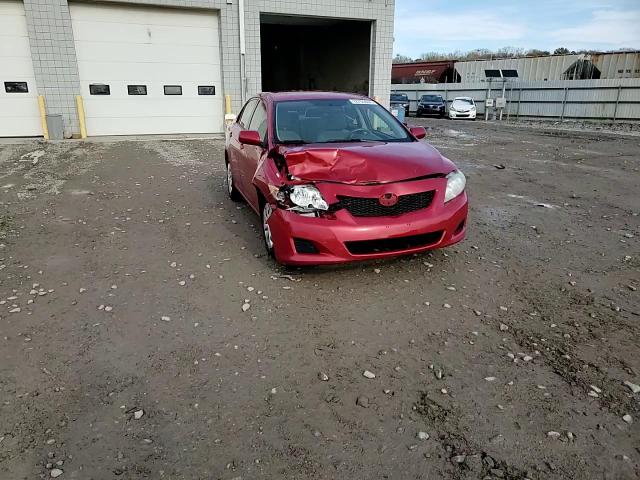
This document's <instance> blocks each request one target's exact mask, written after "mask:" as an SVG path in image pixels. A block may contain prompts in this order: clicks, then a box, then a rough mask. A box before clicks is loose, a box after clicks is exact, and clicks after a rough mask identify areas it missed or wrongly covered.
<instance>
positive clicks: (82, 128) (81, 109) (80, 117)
mask: <svg viewBox="0 0 640 480" xmlns="http://www.w3.org/2000/svg"><path fill="white" fill-rule="evenodd" d="M76 107H77V108H78V122H79V123H80V138H87V123H86V120H85V116H84V102H83V101H82V95H77V96H76Z"/></svg>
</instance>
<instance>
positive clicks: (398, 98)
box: [391, 93, 409, 102]
mask: <svg viewBox="0 0 640 480" xmlns="http://www.w3.org/2000/svg"><path fill="white" fill-rule="evenodd" d="M391 101H392V102H408V101H409V97H408V96H407V94H406V93H392V94H391Z"/></svg>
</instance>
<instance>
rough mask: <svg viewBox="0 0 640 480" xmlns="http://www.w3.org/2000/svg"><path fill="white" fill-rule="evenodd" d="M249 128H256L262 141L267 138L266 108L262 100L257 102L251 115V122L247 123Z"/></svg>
mask: <svg viewBox="0 0 640 480" xmlns="http://www.w3.org/2000/svg"><path fill="white" fill-rule="evenodd" d="M249 130H257V131H258V132H259V133H260V138H262V141H263V142H266V140H267V109H266V108H265V107H264V104H263V103H262V102H260V103H258V107H257V108H256V111H255V113H254V114H253V117H251V123H249Z"/></svg>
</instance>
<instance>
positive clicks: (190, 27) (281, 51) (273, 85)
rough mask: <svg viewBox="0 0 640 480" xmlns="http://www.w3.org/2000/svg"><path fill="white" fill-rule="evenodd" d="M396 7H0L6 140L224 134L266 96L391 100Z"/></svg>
mask: <svg viewBox="0 0 640 480" xmlns="http://www.w3.org/2000/svg"><path fill="white" fill-rule="evenodd" d="M394 3H395V2H394V0H350V1H348V2H336V1H335V0H301V1H299V2H293V1H290V0H118V1H114V0H103V1H101V2H100V3H96V2H91V1H85V0H69V1H67V0H24V1H22V0H0V39H1V40H2V41H1V42H0V137H8V136H40V135H42V134H43V128H42V125H41V118H40V113H41V112H40V110H39V107H38V96H39V95H42V96H43V97H44V100H45V103H46V113H48V114H52V115H53V114H59V115H62V119H63V123H64V132H65V135H66V136H70V135H77V134H78V133H79V130H80V126H79V121H78V112H77V110H76V97H77V96H78V95H81V96H82V98H83V101H84V107H85V111H86V126H87V131H88V134H89V135H129V134H167V133H216V132H222V131H223V119H224V96H225V94H228V95H230V96H231V99H232V104H233V111H236V112H237V111H238V109H239V107H240V106H241V104H242V102H243V101H244V100H246V99H247V98H249V97H250V96H251V95H253V94H255V93H257V92H259V91H262V90H292V89H293V90H295V89H318V90H320V89H324V90H343V91H357V92H362V93H368V94H369V95H371V96H378V97H380V98H381V99H388V96H389V90H390V84H391V82H390V79H391V56H392V48H393V17H394Z"/></svg>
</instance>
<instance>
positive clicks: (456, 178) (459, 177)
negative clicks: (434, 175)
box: [444, 170, 467, 203]
mask: <svg viewBox="0 0 640 480" xmlns="http://www.w3.org/2000/svg"><path fill="white" fill-rule="evenodd" d="M466 184H467V179H466V178H465V177H464V174H463V173H462V172H461V171H460V170H454V171H453V172H451V173H450V174H449V175H447V191H446V192H445V194H444V202H445V203H447V202H448V201H449V200H453V199H454V198H456V197H457V196H458V195H460V194H461V193H462V192H464V187H465V185H466Z"/></svg>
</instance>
